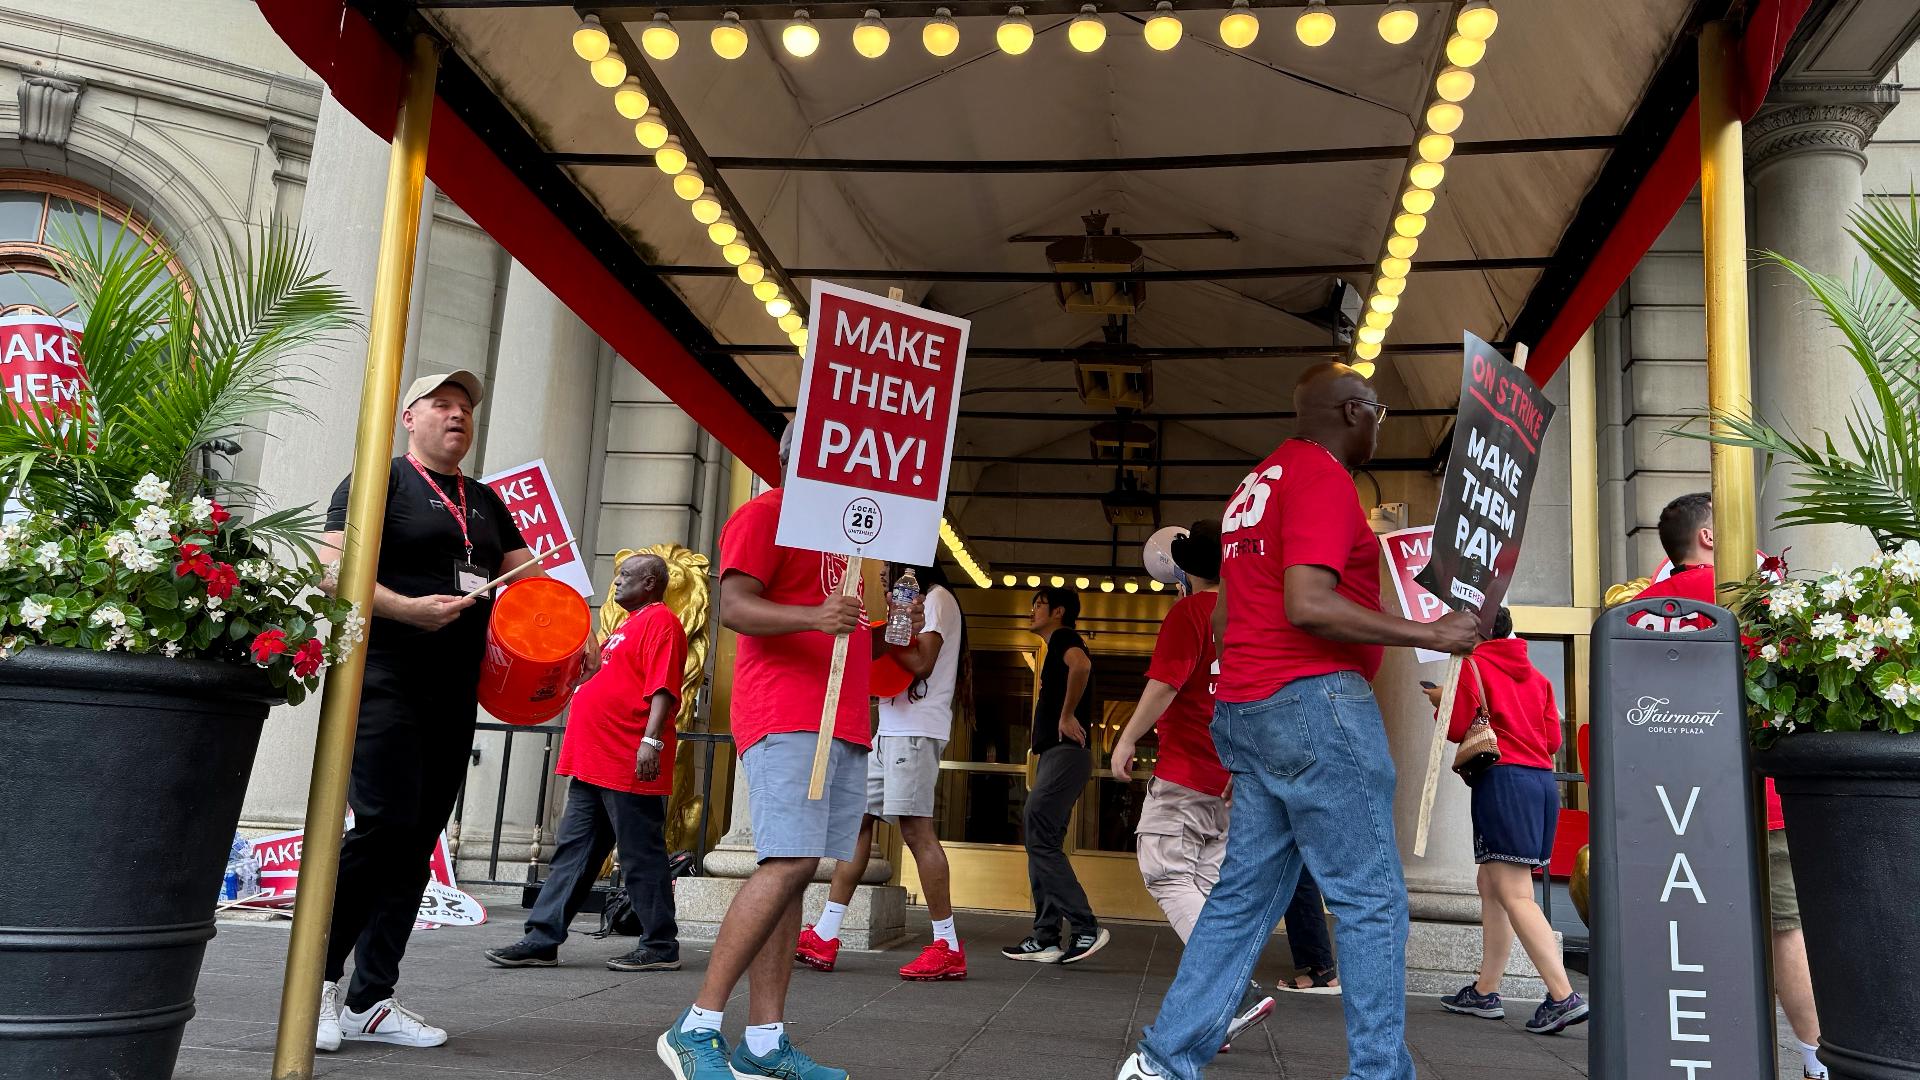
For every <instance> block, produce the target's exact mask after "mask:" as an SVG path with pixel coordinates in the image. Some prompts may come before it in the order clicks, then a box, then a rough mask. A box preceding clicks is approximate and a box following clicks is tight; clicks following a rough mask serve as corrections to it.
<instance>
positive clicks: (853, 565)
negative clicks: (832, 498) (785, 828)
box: [807, 555, 865, 802]
mask: <svg viewBox="0 0 1920 1080" xmlns="http://www.w3.org/2000/svg"><path fill="white" fill-rule="evenodd" d="M863 562H865V560H864V559H862V558H861V557H860V556H858V555H849V556H847V569H846V572H845V573H843V574H841V576H840V595H841V596H854V595H857V594H858V592H859V589H860V574H861V563H863ZM847 642H848V635H846V634H841V635H839V636H837V637H835V638H834V639H833V664H832V666H830V667H828V668H827V696H826V697H825V698H823V699H821V702H820V738H819V741H817V742H815V743H814V745H813V777H812V779H810V780H808V781H807V799H808V800H809V801H811V802H819V801H820V799H822V798H823V797H825V795H826V793H827V756H828V755H829V754H831V753H833V729H834V724H835V722H836V721H838V720H839V719H840V683H841V680H843V679H844V678H846V674H847Z"/></svg>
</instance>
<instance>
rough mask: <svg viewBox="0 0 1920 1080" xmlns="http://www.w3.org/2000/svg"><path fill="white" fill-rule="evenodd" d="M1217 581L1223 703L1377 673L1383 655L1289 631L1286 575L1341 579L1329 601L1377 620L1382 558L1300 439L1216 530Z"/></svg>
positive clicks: (1276, 456) (1325, 455) (1354, 500)
mask: <svg viewBox="0 0 1920 1080" xmlns="http://www.w3.org/2000/svg"><path fill="white" fill-rule="evenodd" d="M1220 540H1221V561H1220V577H1221V581H1222V584H1223V585H1224V586H1225V588H1226V592H1227V612H1228V615H1227V639H1226V648H1225V653H1226V655H1225V656H1223V657H1222V658H1221V661H1220V682H1219V688H1218V696H1219V698H1220V700H1221V701H1231V702H1247V701H1259V700H1261V699H1263V698H1267V697H1271V696H1272V695H1273V694H1274V692H1275V691H1277V690H1279V689H1280V688H1281V687H1283V686H1285V685H1287V684H1288V683H1290V682H1292V681H1294V680H1295V679H1305V678H1310V677H1312V676H1315V675H1328V674H1332V673H1333V672H1336V671H1357V672H1359V673H1360V674H1361V676H1363V677H1364V678H1367V679H1372V678H1373V676H1374V673H1375V672H1376V671H1378V670H1380V658H1381V655H1382V653H1383V652H1384V651H1385V650H1383V649H1382V648H1381V647H1380V646H1378V645H1351V644H1346V643H1343V642H1337V641H1328V640H1327V639H1325V638H1320V637H1315V636H1313V635H1312V634H1309V633H1307V632H1305V631H1303V630H1296V629H1294V627H1293V624H1292V623H1289V622H1288V621H1287V608H1286V602H1285V580H1286V573H1287V568H1288V567H1290V566H1324V567H1326V568H1327V569H1329V570H1332V571H1333V572H1334V573H1336V574H1338V575H1340V582H1339V585H1338V586H1336V591H1337V592H1338V593H1339V594H1340V595H1341V596H1344V597H1346V598H1347V599H1349V600H1351V601H1353V602H1354V603H1356V604H1359V605H1360V606H1362V607H1367V608H1372V609H1373V610H1375V611H1379V610H1380V551H1379V545H1378V543H1377V542H1376V541H1375V540H1374V538H1373V530H1372V529H1371V528H1369V527H1368V525H1367V515H1366V514H1365V512H1363V511H1362V510H1361V509H1360V495H1359V492H1357V491H1356V490H1354V486H1353V479H1352V478H1351V477H1349V476H1348V475H1347V470H1346V469H1345V468H1343V467H1342V466H1341V465H1340V463H1339V462H1338V461H1335V460H1334V457H1333V455H1332V454H1331V453H1329V452H1328V451H1327V450H1326V448H1324V447H1322V446H1320V445H1319V444H1317V443H1311V442H1307V441H1306V440H1305V439H1289V440H1287V441H1286V442H1284V443H1281V444H1280V448H1279V449H1278V450H1275V451H1274V452H1273V455H1272V456H1271V457H1269V458H1267V460H1266V461H1264V462H1262V463H1261V465H1260V468H1259V469H1258V470H1256V471H1254V472H1251V473H1248V474H1247V477H1246V479H1244V480H1242V481H1241V482H1240V487H1239V488H1238V490H1236V491H1235V492H1234V494H1233V499H1232V501H1230V502H1229V503H1227V513H1226V517H1225V518H1224V519H1222V521H1221V523H1220Z"/></svg>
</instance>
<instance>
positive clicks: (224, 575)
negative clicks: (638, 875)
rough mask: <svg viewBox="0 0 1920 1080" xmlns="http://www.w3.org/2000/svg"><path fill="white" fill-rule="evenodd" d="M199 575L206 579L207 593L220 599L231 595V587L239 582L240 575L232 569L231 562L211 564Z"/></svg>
mask: <svg viewBox="0 0 1920 1080" xmlns="http://www.w3.org/2000/svg"><path fill="white" fill-rule="evenodd" d="M203 557H204V556H203ZM209 561H210V562H211V560H209ZM200 576H201V577H203V578H206V579H207V595H208V596H217V597H219V598H220V599H222V600H225V599H226V598H227V597H229V596H232V595H233V587H234V586H235V585H238V584H240V575H239V574H238V573H236V572H235V571H234V569H233V564H232V563H219V564H217V565H211V567H210V569H208V570H207V571H206V572H205V573H202V574H201V575H200Z"/></svg>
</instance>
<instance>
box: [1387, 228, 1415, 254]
mask: <svg viewBox="0 0 1920 1080" xmlns="http://www.w3.org/2000/svg"><path fill="white" fill-rule="evenodd" d="M1419 250H1420V241H1418V240H1416V239H1414V238H1413V237H1411V236H1401V235H1399V234H1398V233H1396V234H1394V235H1392V236H1389V237H1387V254H1389V255H1391V256H1393V257H1394V258H1396V259H1411V258H1413V253H1414V252H1416V251H1419Z"/></svg>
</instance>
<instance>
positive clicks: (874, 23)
mask: <svg viewBox="0 0 1920 1080" xmlns="http://www.w3.org/2000/svg"><path fill="white" fill-rule="evenodd" d="M892 40H893V35H892V34H889V33H888V32H887V24H886V23H883V22H881V21H880V12H879V10H878V9H876V8H868V9H867V13H866V15H865V16H864V17H862V18H861V20H860V21H859V22H858V23H855V24H854V27H853V51H854V52H857V53H859V54H860V55H861V56H864V57H866V58H867V59H869V60H878V59H880V58H881V57H882V56H884V55H886V52H887V45H888V43H890V42H891V41H892Z"/></svg>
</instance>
